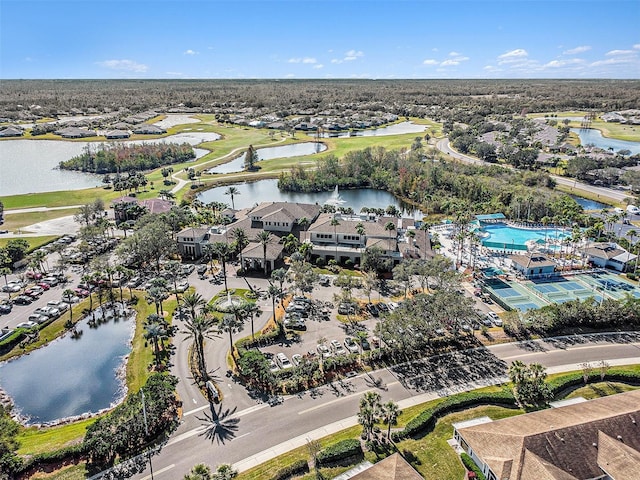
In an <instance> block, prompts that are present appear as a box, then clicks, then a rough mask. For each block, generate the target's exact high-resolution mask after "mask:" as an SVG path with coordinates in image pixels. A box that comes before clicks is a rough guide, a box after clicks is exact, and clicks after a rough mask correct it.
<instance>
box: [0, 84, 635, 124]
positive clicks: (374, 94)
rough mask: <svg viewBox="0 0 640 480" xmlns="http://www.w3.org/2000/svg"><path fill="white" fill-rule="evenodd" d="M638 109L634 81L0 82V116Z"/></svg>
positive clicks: (421, 113) (414, 114) (405, 113)
mask: <svg viewBox="0 0 640 480" xmlns="http://www.w3.org/2000/svg"><path fill="white" fill-rule="evenodd" d="M639 104H640V80H275V79H274V80H3V85H2V89H1V90H0V117H2V116H5V117H9V118H11V116H12V112H13V113H15V112H17V111H19V110H24V109H29V108H30V106H32V105H37V106H39V108H38V112H37V113H38V115H43V116H44V115H52V116H53V115H55V114H57V113H58V112H59V111H61V110H62V111H71V110H73V109H79V110H82V111H87V110H93V111H97V112H106V111H113V110H118V109H119V108H121V107H126V108H128V109H129V110H131V111H143V110H148V109H160V110H175V111H190V112H193V111H200V112H206V111H220V109H224V108H229V109H230V111H233V110H234V109H237V108H246V107H252V108H254V109H268V110H271V111H274V112H281V113H283V114H298V113H299V112H301V111H306V110H312V111H316V112H319V111H322V110H324V109H331V108H337V107H340V108H341V109H344V108H345V107H347V108H348V107H351V108H354V109H367V110H373V111H376V110H378V111H386V112H390V113H395V114H397V115H410V116H425V115H427V114H429V113H432V114H433V112H432V111H431V110H430V108H431V107H433V106H438V107H440V108H443V109H446V108H474V109H479V110H481V111H483V112H485V113H486V114H489V113H497V114H503V113H514V112H515V113H520V112H522V111H527V112H541V111H556V110H571V109H575V110H597V111H602V110H607V111H611V110H622V109H627V108H637V107H638V105H639Z"/></svg>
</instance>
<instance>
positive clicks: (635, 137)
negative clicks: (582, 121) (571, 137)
mask: <svg viewBox="0 0 640 480" xmlns="http://www.w3.org/2000/svg"><path fill="white" fill-rule="evenodd" d="M591 128H595V129H597V130H600V131H601V132H602V136H603V137H609V138H617V139H618V140H628V141H630V142H640V126H638V125H625V124H621V123H607V122H603V121H601V120H596V121H594V122H592V123H591Z"/></svg>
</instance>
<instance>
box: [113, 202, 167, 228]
mask: <svg viewBox="0 0 640 480" xmlns="http://www.w3.org/2000/svg"><path fill="white" fill-rule="evenodd" d="M111 206H112V207H113V216H114V220H115V222H116V224H120V223H122V222H126V221H131V220H136V219H137V218H138V217H139V216H141V215H142V214H143V213H155V214H157V213H166V212H168V211H169V210H171V207H172V206H173V203H171V202H170V201H168V200H162V199H161V198H150V199H147V200H138V199H137V198H135V197H129V196H124V197H120V198H116V199H115V200H113V201H112V202H111Z"/></svg>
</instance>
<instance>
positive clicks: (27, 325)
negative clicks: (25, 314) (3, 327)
mask: <svg viewBox="0 0 640 480" xmlns="http://www.w3.org/2000/svg"><path fill="white" fill-rule="evenodd" d="M36 325H37V324H36V323H35V322H22V323H19V324H18V325H16V328H33V327H35V326H36Z"/></svg>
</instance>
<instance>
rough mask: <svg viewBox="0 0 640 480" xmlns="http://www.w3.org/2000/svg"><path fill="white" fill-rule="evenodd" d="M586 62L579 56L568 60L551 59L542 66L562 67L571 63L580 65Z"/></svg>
mask: <svg viewBox="0 0 640 480" xmlns="http://www.w3.org/2000/svg"><path fill="white" fill-rule="evenodd" d="M582 63H584V60H581V59H579V58H571V59H568V60H551V61H550V62H549V63H546V64H544V65H543V66H542V68H562V67H568V66H570V65H580V64H582Z"/></svg>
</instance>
